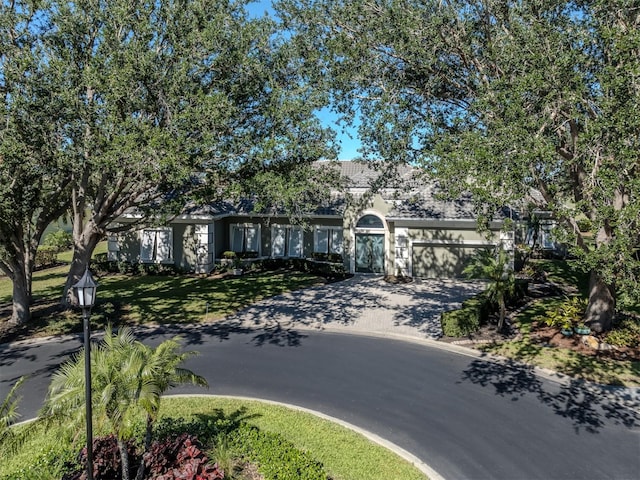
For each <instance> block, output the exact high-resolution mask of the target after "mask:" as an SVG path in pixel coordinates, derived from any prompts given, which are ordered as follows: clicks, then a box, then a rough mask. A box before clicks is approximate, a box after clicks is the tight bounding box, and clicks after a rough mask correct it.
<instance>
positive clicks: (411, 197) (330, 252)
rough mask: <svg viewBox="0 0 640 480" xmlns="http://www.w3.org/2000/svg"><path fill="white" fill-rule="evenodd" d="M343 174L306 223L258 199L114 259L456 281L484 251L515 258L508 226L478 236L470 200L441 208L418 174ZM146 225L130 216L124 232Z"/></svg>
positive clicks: (114, 238) (117, 239)
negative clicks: (500, 249)
mask: <svg viewBox="0 0 640 480" xmlns="http://www.w3.org/2000/svg"><path fill="white" fill-rule="evenodd" d="M335 168H338V169H340V173H341V174H342V176H343V177H344V178H345V179H347V187H346V189H345V191H342V192H333V193H332V195H331V198H332V200H331V201H329V202H327V203H326V204H323V205H318V208H317V209H316V210H315V211H314V212H311V213H309V214H308V215H306V216H305V217H304V219H303V220H304V221H303V222H302V223H300V222H294V221H291V220H290V219H289V218H288V217H287V216H286V214H284V213H282V212H275V211H270V212H266V213H264V212H262V213H261V212H257V211H255V209H254V205H253V203H252V201H251V200H249V199H243V200H241V201H238V202H231V201H225V202H217V203H215V204H211V205H207V206H204V207H193V206H190V207H187V208H185V210H184V211H183V212H182V213H181V214H180V215H178V216H176V217H175V218H173V220H171V222H169V223H168V224H167V225H165V226H160V227H146V228H138V229H132V230H129V231H127V232H125V233H122V234H117V235H115V234H114V235H111V236H110V237H109V246H108V258H109V259H110V260H114V261H128V262H143V263H160V264H172V265H175V266H177V267H179V268H181V269H184V270H188V271H194V272H197V273H209V272H211V271H212V270H213V269H214V268H215V265H216V261H219V260H220V259H221V258H222V256H223V253H224V252H225V251H234V252H236V253H237V254H238V255H239V256H244V257H245V258H251V257H253V258H308V259H312V260H313V259H315V260H326V259H330V258H336V259H341V260H342V262H343V263H344V266H345V269H346V270H347V271H348V272H351V273H370V274H399V273H401V274H403V275H407V276H413V277H420V278H450V277H457V276H460V274H461V272H462V269H463V268H464V265H465V263H466V261H467V259H468V258H469V257H470V256H471V255H472V254H473V253H474V252H476V251H477V250H478V249H483V248H492V247H493V246H495V245H497V244H498V243H501V242H502V243H503V244H507V246H508V247H510V248H512V243H513V234H512V232H502V231H501V229H502V226H503V219H504V216H503V217H501V218H500V219H497V220H496V221H493V222H492V223H491V224H490V225H489V226H488V227H489V228H488V231H487V232H485V233H479V232H478V229H477V222H476V216H475V214H474V211H473V209H472V203H471V200H470V198H469V197H463V198H460V199H457V200H455V201H445V200H441V199H440V198H439V196H438V193H439V189H438V187H437V185H436V184H434V183H433V182H425V181H423V180H421V179H420V178H419V176H418V174H419V172H418V171H417V170H415V169H412V168H410V167H404V168H400V169H398V170H397V171H395V175H389V174H388V173H380V172H378V171H376V170H374V169H372V168H370V167H368V166H366V165H365V164H363V163H357V162H350V161H344V162H336V166H335ZM374 185H375V186H376V188H375V189H372V186H374ZM373 192H375V193H373ZM137 220H138V217H136V214H135V213H131V214H127V215H123V216H122V217H121V218H119V219H118V222H120V223H129V222H134V221H137Z"/></svg>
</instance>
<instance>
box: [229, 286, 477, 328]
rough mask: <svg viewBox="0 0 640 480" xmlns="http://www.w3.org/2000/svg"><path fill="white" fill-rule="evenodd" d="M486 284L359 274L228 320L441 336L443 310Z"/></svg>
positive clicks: (257, 305) (282, 297) (257, 306)
mask: <svg viewBox="0 0 640 480" xmlns="http://www.w3.org/2000/svg"><path fill="white" fill-rule="evenodd" d="M483 288H484V287H483V285H482V283H479V282H463V281H455V280H422V281H421V280H415V281H413V282H411V283H406V284H392V283H389V282H385V281H384V280H383V279H382V278H381V277H373V276H360V275H356V276H354V277H353V278H350V279H348V280H345V281H342V282H336V283H329V284H326V285H320V286H316V287H311V288H307V289H304V290H299V291H295V292H290V293H286V294H283V295H278V296H275V297H271V298H269V299H266V300H263V301H260V302H257V303H255V304H253V305H252V306H250V307H248V308H246V309H244V310H241V311H240V312H238V313H237V314H235V315H232V316H230V317H229V318H228V319H227V320H228V321H229V322H231V323H234V324H235V325H236V326H242V327H244V328H275V327H277V328H315V329H331V330H347V331H354V332H361V333H374V334H382V335H384V334H389V333H391V334H396V335H404V336H413V337H417V338H438V337H440V336H441V335H442V329H441V327H440V314H441V313H442V312H444V311H446V310H452V309H455V308H458V307H459V306H460V303H461V302H462V301H463V300H464V299H466V298H469V297H471V296H473V295H475V294H476V293H478V292H480V291H482V290H483Z"/></svg>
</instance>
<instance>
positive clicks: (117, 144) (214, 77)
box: [48, 0, 331, 294]
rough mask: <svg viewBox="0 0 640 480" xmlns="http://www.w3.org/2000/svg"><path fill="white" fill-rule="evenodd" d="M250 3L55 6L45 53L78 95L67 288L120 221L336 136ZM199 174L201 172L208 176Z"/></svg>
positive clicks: (321, 148) (157, 213)
mask: <svg viewBox="0 0 640 480" xmlns="http://www.w3.org/2000/svg"><path fill="white" fill-rule="evenodd" d="M245 3H246V1H244V0H240V1H228V0H198V1H195V0H179V1H168V0H167V1H164V0H163V1H159V2H133V3H132V2H130V1H127V0H119V1H96V2H88V1H87V2H73V3H69V2H57V1H53V2H52V10H51V11H50V13H49V15H50V17H51V21H52V23H53V24H55V25H56V30H55V32H52V34H51V38H52V41H51V42H50V44H49V45H50V48H49V50H48V56H49V58H51V59H56V60H59V61H60V63H61V67H60V68H62V69H63V70H64V72H65V78H66V79H67V89H68V90H69V91H71V92H73V95H74V110H75V111H74V113H75V119H74V121H73V122H72V123H70V125H69V126H70V128H69V130H68V132H67V138H68V139H69V148H68V151H67V152H66V153H67V155H68V158H69V159H72V158H73V159H77V162H76V163H77V165H78V170H77V171H76V172H74V175H73V180H72V184H71V185H72V198H73V201H72V211H73V234H74V254H73V260H72V264H71V268H70V272H69V276H68V278H67V282H66V289H65V291H66V292H69V293H70V294H72V291H70V290H69V288H70V286H71V285H72V284H73V283H74V282H75V281H77V279H78V278H79V276H80V275H81V274H82V272H83V271H84V270H85V268H86V266H87V264H88V261H89V259H90V256H91V254H92V252H93V250H94V247H95V246H96V244H97V243H98V242H99V241H100V240H101V239H102V238H104V235H105V233H106V232H107V231H109V230H110V229H112V228H114V226H113V222H114V220H115V219H116V218H117V217H118V216H119V215H122V214H123V213H125V212H127V211H132V210H135V212H136V213H137V214H141V215H142V216H143V217H146V218H147V219H148V218H149V217H151V220H150V221H154V220H153V218H155V221H158V217H161V216H162V214H165V215H170V214H175V213H179V211H180V209H181V208H182V206H183V205H184V201H185V197H184V195H181V194H184V193H192V191H193V189H194V187H197V186H203V187H204V186H208V187H211V188H209V189H208V190H207V191H208V192H209V193H210V192H211V190H216V191H217V192H219V191H220V190H226V188H225V187H229V186H230V185H232V182H231V181H232V180H234V179H240V180H242V179H246V178H252V177H253V176H255V175H259V174H262V173H263V172H265V171H268V170H271V169H278V168H280V169H284V170H285V171H291V170H296V169H297V167H298V166H300V165H305V164H309V163H310V162H311V161H313V160H316V159H318V158H319V157H322V156H325V155H326V154H327V153H328V152H329V150H328V149H327V143H328V142H329V141H330V140H331V137H330V136H329V135H328V134H327V132H326V131H325V130H324V129H323V128H321V127H320V126H319V122H318V120H317V119H315V117H314V115H313V112H314V109H315V108H316V106H317V105H318V100H317V99H316V97H317V95H316V93H314V92H312V91H311V90H309V89H308V88H306V87H305V86H304V85H301V84H300V82H299V81H297V79H296V69H295V64H294V63H293V62H292V61H290V59H289V56H288V53H287V48H286V42H285V43H283V38H282V37H280V38H278V37H277V35H276V34H277V32H276V30H275V28H276V26H275V24H274V23H273V22H272V21H271V20H269V19H268V18H259V19H249V18H248V17H247V14H246V12H245V10H244V4H245ZM205 174H207V175H206V176H203V175H205Z"/></svg>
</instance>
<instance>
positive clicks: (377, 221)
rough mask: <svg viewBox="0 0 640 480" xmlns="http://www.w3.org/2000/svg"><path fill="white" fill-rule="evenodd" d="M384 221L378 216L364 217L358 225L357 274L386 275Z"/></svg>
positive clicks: (369, 215)
mask: <svg viewBox="0 0 640 480" xmlns="http://www.w3.org/2000/svg"><path fill="white" fill-rule="evenodd" d="M385 250H386V249H385V228H384V221H383V220H382V219H381V218H380V217H378V216H377V215H371V214H368V215H364V216H363V217H361V218H360V220H358V223H356V251H355V259H356V261H355V271H356V273H377V274H384V265H385V261H384V259H385Z"/></svg>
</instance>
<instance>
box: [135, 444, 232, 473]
mask: <svg viewBox="0 0 640 480" xmlns="http://www.w3.org/2000/svg"><path fill="white" fill-rule="evenodd" d="M144 462H145V468H146V473H147V476H148V477H149V478H153V479H156V480H174V479H176V480H177V479H181V480H222V479H224V472H223V471H222V470H220V468H218V465H217V464H216V465H211V464H210V463H209V458H208V457H207V456H206V455H205V454H204V452H203V451H202V447H201V445H200V443H199V442H198V439H197V438H196V437H194V436H193V435H190V434H188V433H183V434H182V435H180V436H178V437H171V438H168V439H165V440H163V441H157V442H154V443H153V444H152V445H151V448H150V449H149V451H148V452H147V453H145V455H144Z"/></svg>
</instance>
